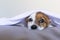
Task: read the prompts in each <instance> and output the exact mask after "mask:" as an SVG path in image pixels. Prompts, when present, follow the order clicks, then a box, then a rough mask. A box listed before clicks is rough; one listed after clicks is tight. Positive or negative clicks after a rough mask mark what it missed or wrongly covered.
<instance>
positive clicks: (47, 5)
mask: <svg viewBox="0 0 60 40" xmlns="http://www.w3.org/2000/svg"><path fill="white" fill-rule="evenodd" d="M33 9H46V10H50V11H52V12H55V13H60V0H0V17H13V16H16V15H19V14H20V13H23V12H26V11H28V10H33Z"/></svg>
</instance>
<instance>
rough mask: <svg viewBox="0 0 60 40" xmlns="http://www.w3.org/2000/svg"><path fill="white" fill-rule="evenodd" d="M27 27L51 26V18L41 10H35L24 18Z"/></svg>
mask: <svg viewBox="0 0 60 40" xmlns="http://www.w3.org/2000/svg"><path fill="white" fill-rule="evenodd" d="M25 20H26V23H27V26H28V29H39V30H43V29H45V28H47V27H49V26H51V24H50V23H51V20H50V18H49V16H48V15H46V14H45V13H43V12H36V13H33V14H31V15H30V16H28V17H27V18H26V19H25Z"/></svg>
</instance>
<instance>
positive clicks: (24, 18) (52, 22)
mask: <svg viewBox="0 0 60 40" xmlns="http://www.w3.org/2000/svg"><path fill="white" fill-rule="evenodd" d="M59 20H60V17H59V15H57V14H56V13H52V12H49V11H46V10H32V11H27V12H25V13H22V14H20V15H17V16H15V17H12V18H2V19H0V21H1V22H0V25H15V26H16V25H18V26H19V25H20V24H21V23H23V24H22V26H23V25H24V26H27V28H28V29H38V30H43V29H45V28H47V27H57V26H58V25H60V21H59Z"/></svg>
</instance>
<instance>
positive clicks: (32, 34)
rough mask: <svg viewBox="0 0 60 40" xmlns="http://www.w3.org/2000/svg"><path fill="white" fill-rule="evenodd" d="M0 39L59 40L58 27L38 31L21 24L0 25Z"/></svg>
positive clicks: (59, 31) (59, 30)
mask: <svg viewBox="0 0 60 40" xmlns="http://www.w3.org/2000/svg"><path fill="white" fill-rule="evenodd" d="M0 40H60V27H52V28H46V29H45V30H42V31H40V30H28V29H27V28H26V27H21V26H0Z"/></svg>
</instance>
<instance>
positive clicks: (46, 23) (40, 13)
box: [35, 12, 50, 28]
mask: <svg viewBox="0 0 60 40" xmlns="http://www.w3.org/2000/svg"><path fill="white" fill-rule="evenodd" d="M41 18H42V19H44V22H43V23H40V22H39V20H40V19H41ZM35 20H36V21H35V22H36V24H38V25H39V26H40V27H44V28H46V27H48V25H49V23H50V19H49V17H48V16H47V15H46V14H44V13H42V12H37V13H36V19H35Z"/></svg>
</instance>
